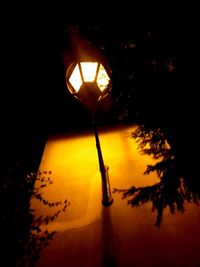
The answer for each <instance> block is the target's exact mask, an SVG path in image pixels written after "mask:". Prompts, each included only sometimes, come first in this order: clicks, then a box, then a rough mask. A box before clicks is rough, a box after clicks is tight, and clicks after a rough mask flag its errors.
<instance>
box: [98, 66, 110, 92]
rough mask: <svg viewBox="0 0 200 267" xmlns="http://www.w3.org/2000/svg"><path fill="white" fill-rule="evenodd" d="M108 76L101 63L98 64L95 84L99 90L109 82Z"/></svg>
mask: <svg viewBox="0 0 200 267" xmlns="http://www.w3.org/2000/svg"><path fill="white" fill-rule="evenodd" d="M109 81H110V78H109V76H108V74H107V72H106V70H105V69H104V67H103V65H102V64H100V67H99V72H98V75H97V84H98V86H99V89H100V90H101V91H103V90H105V88H106V86H107V85H108V84H109Z"/></svg>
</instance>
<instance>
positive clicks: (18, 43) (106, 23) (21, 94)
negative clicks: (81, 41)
mask: <svg viewBox="0 0 200 267" xmlns="http://www.w3.org/2000/svg"><path fill="white" fill-rule="evenodd" d="M84 3H85V2H84ZM105 3H106V1H105ZM182 5H183V4H179V3H178V2H177V1H165V2H160V1H153V2H152V1H142V0H136V1H131V2H130V1H111V2H109V7H107V6H106V5H104V2H102V1H101V6H99V5H98V4H95V6H94V7H92V8H91V6H90V8H89V9H87V8H88V5H82V6H80V7H79V9H76V8H77V3H74V4H73V3H71V4H70V5H69V4H68V3H67V2H66V3H62V4H50V3H49V4H48V5H43V6H41V5H39V4H33V3H27V4H25V5H24V4H23V5H22V4H21V5H20V4H19V3H17V4H12V5H11V6H7V7H5V8H4V14H5V16H4V18H3V25H4V27H3V36H4V38H3V49H2V54H3V59H4V60H3V62H5V63H4V70H3V81H2V89H1V95H2V97H1V115H2V119H1V121H2V130H1V133H2V134H3V138H4V139H5V140H6V141H5V142H4V143H7V144H8V142H10V140H12V143H18V140H23V141H24V140H26V139H27V140H30V139H31V138H32V137H33V136H36V135H37V134H38V133H40V132H43V133H45V134H51V133H56V132H60V131H61V132H62V131H72V130H73V129H75V128H77V127H78V128H79V127H80V128H83V127H84V125H87V126H89V125H90V122H89V120H88V119H89V118H88V113H87V111H86V110H85V109H84V108H83V107H82V106H81V105H80V103H78V102H77V101H75V100H74V99H73V97H72V96H71V95H70V93H69V92H68V91H67V88H66V85H65V70H66V58H67V60H68V61H70V60H71V54H70V53H71V51H72V50H71V49H72V48H71V47H70V42H69V35H70V34H69V33H71V32H72V31H74V29H76V31H78V32H79V33H80V34H81V36H82V37H84V38H85V39H86V40H89V41H90V42H92V43H93V44H94V45H96V46H99V48H101V47H102V45H103V46H104V53H105V55H106V56H107V57H108V60H110V62H111V67H113V69H114V70H113V71H115V72H116V73H117V71H120V68H119V65H120V64H122V67H121V69H122V70H123V69H124V61H123V60H126V59H125V58H124V59H123V53H121V54H119V47H120V45H122V44H126V43H128V44H129V43H130V42H132V41H134V40H136V41H137V39H138V40H140V45H141V46H142V45H143V43H142V40H143V39H142V38H141V36H142V35H144V38H145V33H148V32H153V33H154V38H156V34H158V37H159V38H160V39H159V40H162V38H166V39H169V40H171V43H170V42H169V49H168V51H169V54H170V53H172V54H175V55H176V57H177V59H178V60H177V59H176V60H177V62H176V63H177V64H179V66H182V63H183V61H184V60H183V58H182V56H183V54H184V52H183V50H184V44H183V41H184V40H183V35H184V34H183V31H184V30H187V32H189V31H188V28H189V29H190V28H191V27H190V26H189V24H187V25H185V24H184V23H185V21H186V15H185V12H184V7H183V6H182ZM193 10H195V8H193ZM195 18H196V21H195ZM194 21H195V22H194ZM198 21H199V20H198V18H197V16H196V17H195V16H193V19H192V21H191V20H190V22H191V23H193V24H191V25H193V28H192V29H193V31H194V32H196V31H195V28H194V25H197V24H198ZM177 29H178V31H179V32H177ZM180 33H181V34H180ZM159 34H160V35H159ZM160 36H161V37H160ZM193 38H195V36H193ZM196 39H198V38H197V37H196ZM154 40H155V39H154ZM172 40H173V42H172ZM187 42H188V40H187V38H186V43H187ZM196 46H197V45H196ZM154 49H155V51H156V50H159V49H160V47H159V42H158V43H157V47H156V45H154ZM138 51H139V50H138ZM152 51H153V49H152ZM193 53H194V52H193ZM64 54H65V60H64V57H63V55H64ZM137 55H139V54H137ZM135 58H137V57H136V56H135ZM138 58H139V56H138ZM138 62H139V63H140V67H141V66H143V65H142V64H143V63H142V61H141V62H140V58H139V60H138ZM131 64H132V63H129V68H130V66H131ZM135 66H136V63H135ZM180 68H181V67H180ZM180 68H179V69H180ZM182 69H183V66H182ZM181 72H182V70H181ZM116 76H117V75H116ZM124 77H125V76H124ZM117 78H118V80H117V79H116V80H115V81H114V84H113V91H114V94H115V96H116V94H117V93H116V92H120V90H122V88H123V90H125V89H126V87H127V88H128V87H129V83H128V82H127V84H125V83H124V81H125V79H126V77H125V78H123V79H124V80H123V79H121V80H120V78H119V75H118V76H117ZM126 81H127V80H126ZM130 84H131V83H130ZM120 88H121V89H120ZM80 114H81V115H80ZM30 137H31V138H30ZM21 142H22V141H21ZM27 142H28V141H27Z"/></svg>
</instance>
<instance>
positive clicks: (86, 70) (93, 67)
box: [80, 62, 98, 82]
mask: <svg viewBox="0 0 200 267" xmlns="http://www.w3.org/2000/svg"><path fill="white" fill-rule="evenodd" d="M80 64H81V69H82V73H83V79H84V82H93V81H94V79H95V75H96V71H97V65H98V63H97V62H81V63H80Z"/></svg>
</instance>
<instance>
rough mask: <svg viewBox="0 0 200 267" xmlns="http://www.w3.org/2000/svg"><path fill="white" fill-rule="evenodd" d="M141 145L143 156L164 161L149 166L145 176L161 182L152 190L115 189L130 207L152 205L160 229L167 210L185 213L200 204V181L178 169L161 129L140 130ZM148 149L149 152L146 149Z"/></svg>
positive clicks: (139, 143) (151, 187)
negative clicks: (188, 205) (189, 204)
mask: <svg viewBox="0 0 200 267" xmlns="http://www.w3.org/2000/svg"><path fill="white" fill-rule="evenodd" d="M132 136H133V138H134V139H135V140H136V142H138V148H139V149H140V151H141V152H142V153H145V154H148V155H151V156H153V157H154V158H156V159H160V161H158V162H157V163H156V164H154V165H148V166H147V168H146V171H145V172H144V174H146V175H148V174H150V173H151V172H155V171H156V172H157V175H158V177H159V178H160V182H159V183H156V184H154V185H152V186H146V187H135V186H132V187H131V188H129V189H116V188H115V189H114V191H113V192H114V193H116V192H117V193H120V194H121V195H122V199H127V204H128V205H130V206H132V207H135V206H136V207H138V206H141V205H142V204H144V203H146V202H148V201H151V202H152V211H157V219H156V223H155V225H156V226H158V227H160V225H161V221H162V215H163V211H164V209H165V208H167V207H169V209H170V211H171V212H172V213H176V212H181V213H183V212H184V211H185V202H193V203H195V204H197V205H199V203H200V190H199V184H198V180H197V179H195V177H193V176H188V174H185V173H184V172H183V171H182V170H180V168H179V167H178V166H177V163H176V158H175V157H174V154H173V153H172V149H171V148H170V147H169V145H168V143H167V141H166V139H165V135H164V132H163V131H162V130H161V129H152V128H149V127H145V126H144V125H140V126H138V128H137V129H136V131H135V132H134V133H133V134H132ZM147 145H148V148H146V146H147Z"/></svg>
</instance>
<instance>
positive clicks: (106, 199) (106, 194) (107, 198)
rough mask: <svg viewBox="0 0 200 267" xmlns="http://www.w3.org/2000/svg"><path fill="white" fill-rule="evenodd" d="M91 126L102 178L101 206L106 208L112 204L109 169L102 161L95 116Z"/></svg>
mask: <svg viewBox="0 0 200 267" xmlns="http://www.w3.org/2000/svg"><path fill="white" fill-rule="evenodd" d="M92 124H93V129H94V135H95V140H96V148H97V153H98V159H99V170H100V172H101V178H102V195H103V196H102V204H103V206H105V207H108V206H110V205H111V204H112V203H113V198H112V195H111V191H110V182H109V176H108V169H109V167H108V166H106V165H105V164H104V161H103V156H102V152H101V145H100V141H99V135H98V129H97V125H96V118H95V116H93V121H92Z"/></svg>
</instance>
